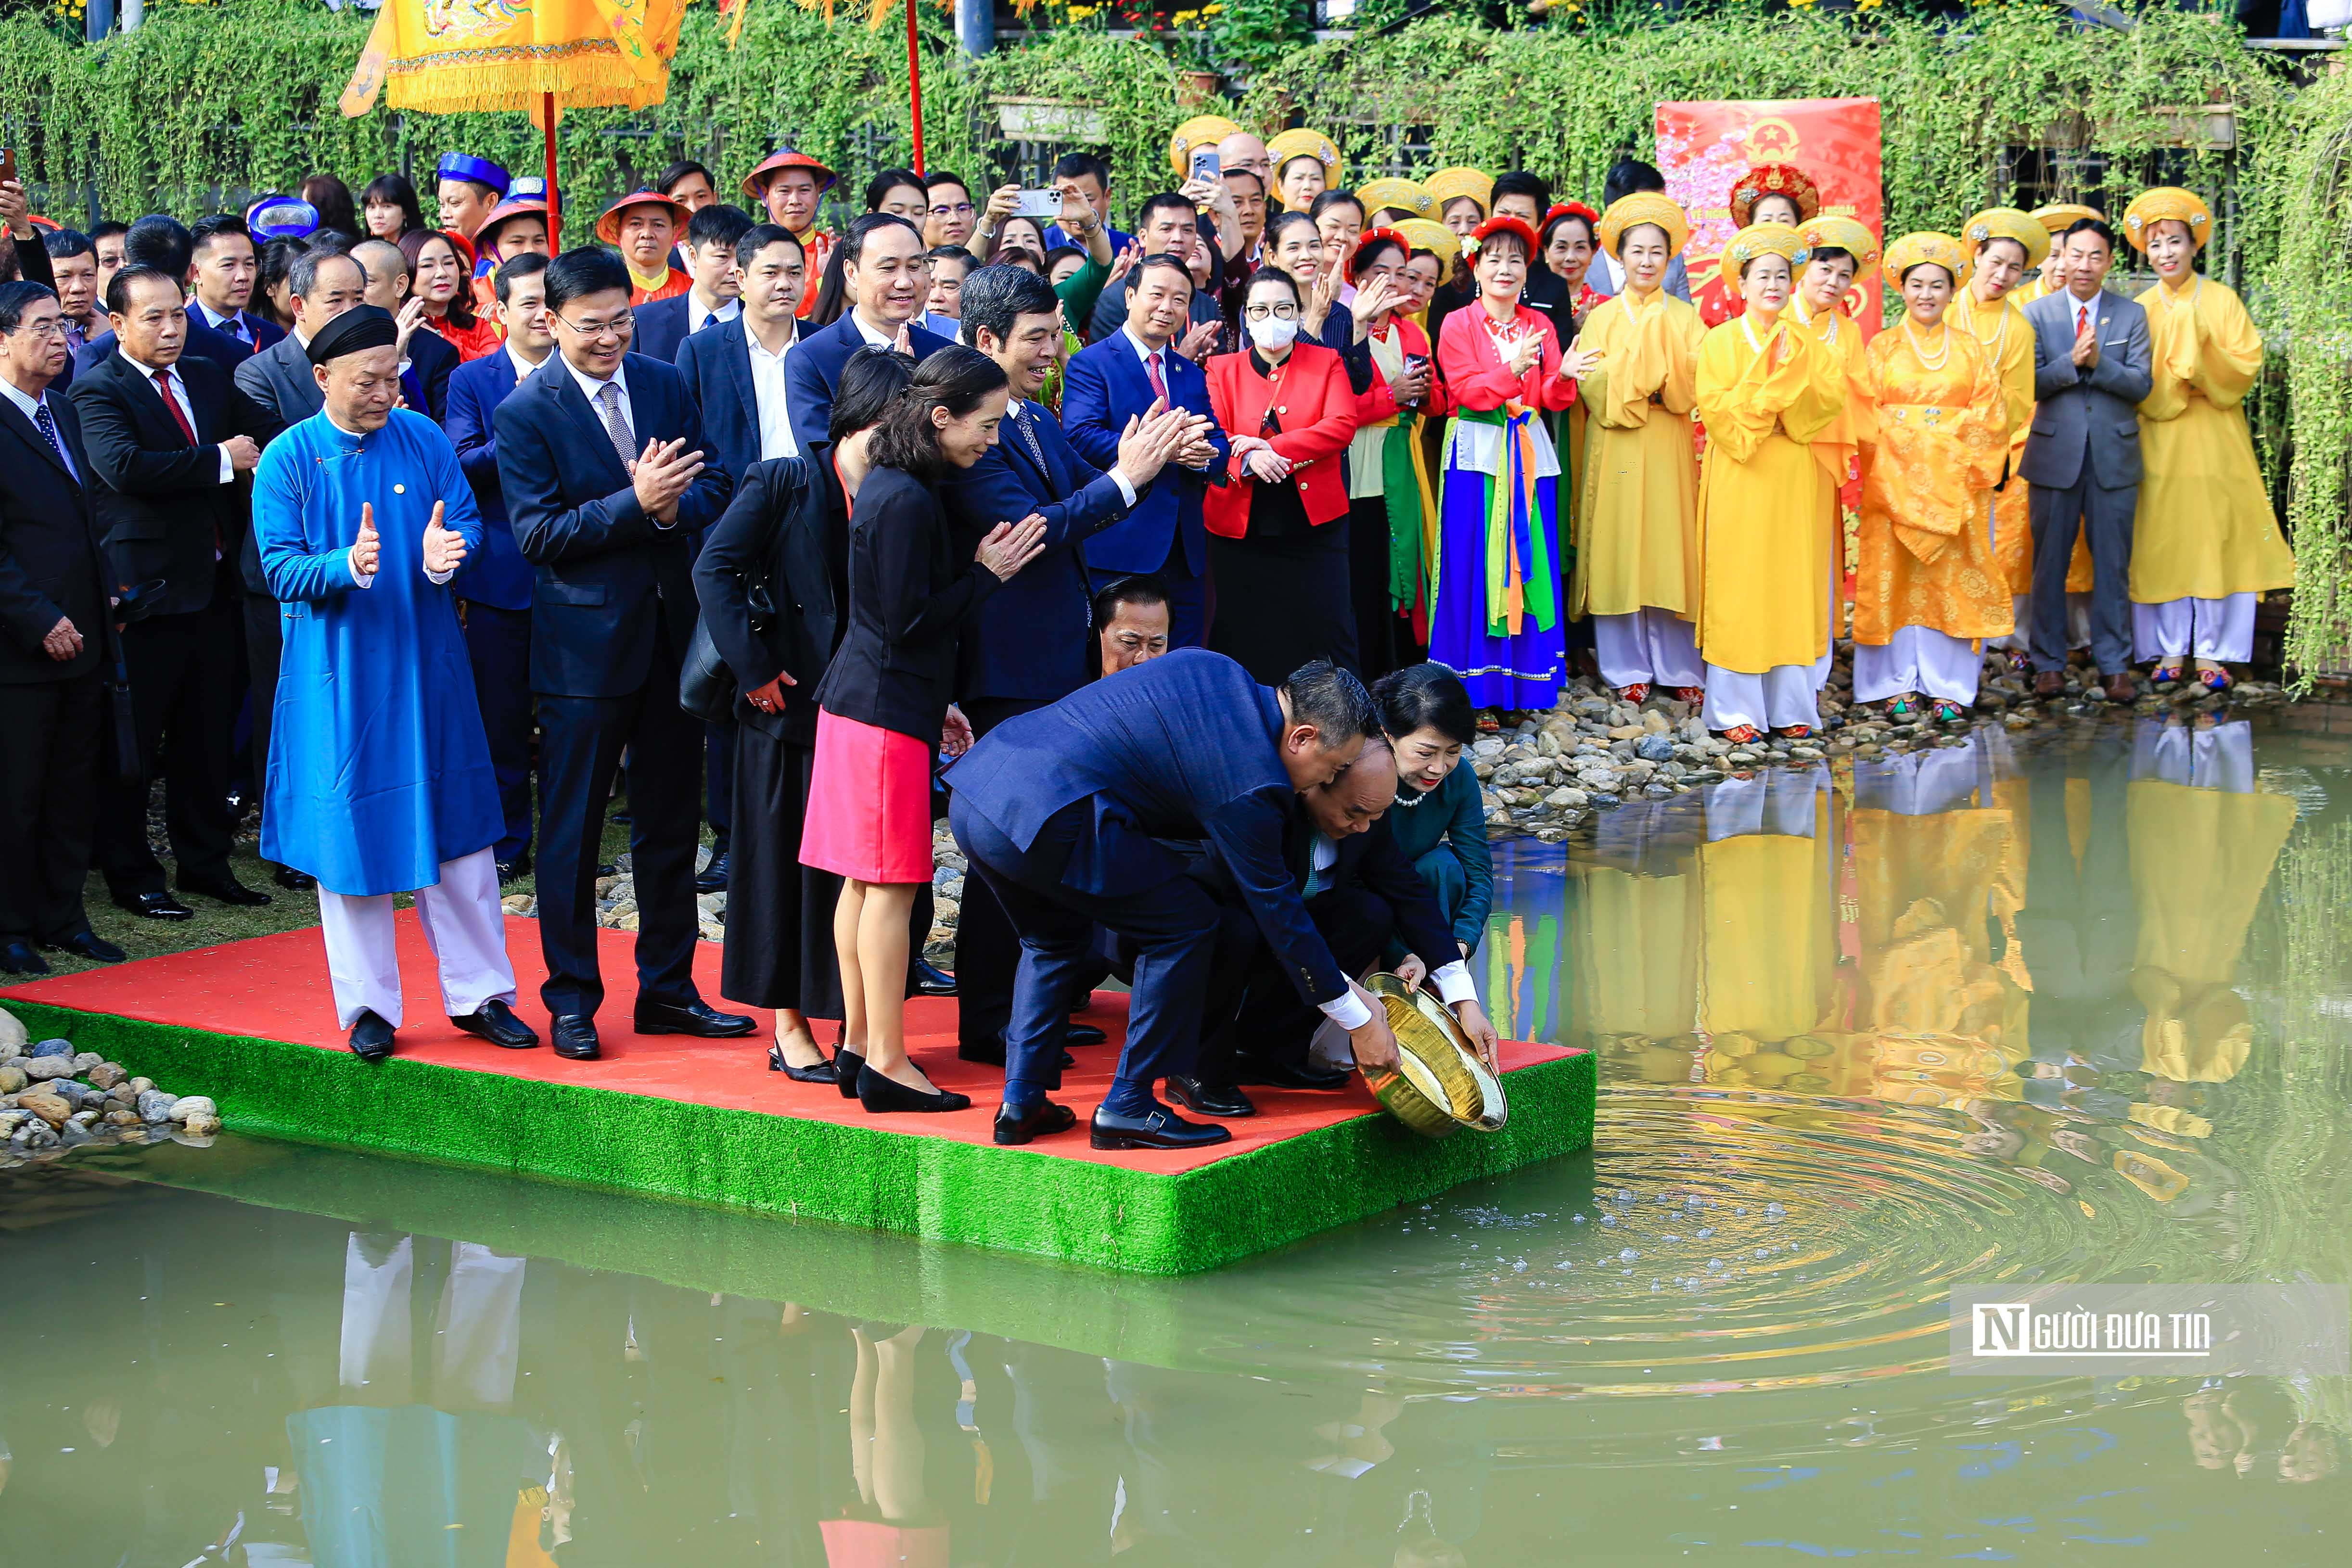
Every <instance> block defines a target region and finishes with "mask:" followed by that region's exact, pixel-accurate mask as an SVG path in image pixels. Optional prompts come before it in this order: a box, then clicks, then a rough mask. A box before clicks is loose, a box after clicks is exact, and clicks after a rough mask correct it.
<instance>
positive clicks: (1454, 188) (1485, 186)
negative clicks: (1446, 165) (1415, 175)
mask: <svg viewBox="0 0 2352 1568" xmlns="http://www.w3.org/2000/svg"><path fill="white" fill-rule="evenodd" d="M1422 183H1423V185H1425V186H1427V187H1428V189H1429V193H1430V194H1431V195H1432V196H1434V197H1435V198H1437V210H1438V212H1440V213H1441V214H1442V213H1444V211H1445V204H1447V203H1448V202H1453V201H1458V200H1459V199H1460V198H1462V197H1464V196H1467V197H1469V198H1470V199H1471V200H1472V201H1474V202H1475V203H1477V204H1478V215H1479V216H1481V217H1484V216H1486V214H1489V213H1491V212H1493V211H1494V210H1495V176H1493V175H1492V174H1489V173H1487V172H1486V171H1485V170H1484V169H1473V168H1470V167H1468V166H1467V165H1465V164H1456V165H1455V166H1454V167H1453V168H1451V169H1440V170H1437V171H1435V172H1433V173H1432V174H1431V175H1430V176H1429V178H1428V179H1426V180H1423V182H1422Z"/></svg>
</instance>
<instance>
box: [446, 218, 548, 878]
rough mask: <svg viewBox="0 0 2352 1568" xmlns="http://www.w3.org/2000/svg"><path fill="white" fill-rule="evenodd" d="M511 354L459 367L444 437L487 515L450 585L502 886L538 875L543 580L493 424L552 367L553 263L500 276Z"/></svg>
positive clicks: (539, 261) (516, 266) (533, 261)
mask: <svg viewBox="0 0 2352 1568" xmlns="http://www.w3.org/2000/svg"><path fill="white" fill-rule="evenodd" d="M491 286H492V288H493V290H494V291H495V292H494V298H496V300H497V302H498V303H497V307H496V308H497V310H498V317H499V325H500V326H502V327H504V328H505V329H506V333H507V340H506V346H505V347H504V348H503V349H501V350H499V352H497V353H495V354H485V355H483V356H482V357H481V358H480V359H478V360H476V361H472V362H471V363H469V364H463V365H459V366H458V367H457V373H456V374H455V375H452V376H451V377H450V378H449V415H448V417H447V418H446V419H445V420H444V421H443V422H442V428H443V429H444V430H446V431H447V432H448V434H449V443H450V444H451V445H453V446H455V447H457V463H458V465H459V466H460V467H462V468H464V469H465V471H466V478H467V483H469V484H470V485H472V486H473V489H474V501H475V504H476V505H477V506H478V507H480V508H481V513H482V549H481V550H480V552H479V553H478V554H477V555H475V556H473V557H471V558H470V559H467V562H466V564H465V566H464V567H463V568H461V569H460V570H459V571H458V573H457V577H456V578H455V579H454V580H452V581H451V582H450V585H449V589H450V591H451V592H452V593H454V594H456V595H457V614H458V617H459V619H460V621H461V622H463V624H464V626H465V630H466V656H467V659H468V660H469V661H470V662H471V663H472V664H473V667H474V698H475V701H476V703H477V704H478V706H480V708H481V710H482V729H483V732H484V734H485V735H486V736H487V737H488V740H489V743H490V768H491V771H493V772H494V773H496V774H497V775H498V779H499V807H500V808H501V810H503V811H504V812H505V814H506V835H505V836H504V837H503V838H501V839H499V841H498V843H497V844H496V845H495V846H494V851H495V854H494V858H495V859H496V860H497V862H498V867H499V881H501V882H504V881H506V880H507V879H508V878H509V877H516V876H520V875H521V874H522V873H525V872H527V871H529V870H530V728H531V718H530V595H531V584H532V581H533V578H534V573H533V571H532V569H531V564H530V562H529V561H527V560H525V559H523V558H522V551H521V550H520V549H519V548H517V546H516V544H515V537H514V528H513V525H511V524H510V523H509V522H508V521H507V507H506V497H504V495H503V494H502V493H501V492H500V491H499V438H498V433H497V431H496V430H495V429H494V428H493V427H492V420H493V419H494V418H495V416H496V415H497V413H498V408H499V404H500V403H502V402H506V400H507V398H508V397H509V395H510V394H512V392H514V390H515V388H516V387H518V386H520V385H521V384H522V382H523V379H524V378H525V377H526V376H529V375H530V373H531V372H532V371H536V370H538V369H539V368H540V367H541V365H543V364H545V363H546V362H547V357H548V355H550V354H551V353H553V352H554V351H555V339H554V337H553V336H552V335H551V333H550V332H549V331H548V329H547V257H545V256H536V255H533V254H532V253H531V252H530V251H524V252H523V253H522V254H520V255H519V256H516V257H514V259H512V260H511V261H509V262H506V263H504V264H502V265H501V266H500V267H499V269H498V271H497V272H496V273H494V274H493V275H492V285H491Z"/></svg>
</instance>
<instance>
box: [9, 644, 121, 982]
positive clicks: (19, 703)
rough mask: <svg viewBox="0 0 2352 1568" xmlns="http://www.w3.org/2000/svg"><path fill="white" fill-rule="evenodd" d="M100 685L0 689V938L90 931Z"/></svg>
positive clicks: (103, 767)
mask: <svg viewBox="0 0 2352 1568" xmlns="http://www.w3.org/2000/svg"><path fill="white" fill-rule="evenodd" d="M106 700H107V699H106V687H105V685H103V684H102V683H101V681H100V676H99V674H98V672H96V671H94V670H93V671H91V672H90V673H89V674H86V675H74V676H70V677H68V679H65V680H62V681H35V682H27V683H26V684H25V685H0V736H5V737H7V738H6V740H5V742H0V937H10V938H16V939H18V940H23V941H33V942H62V941H64V940H65V939H66V938H67V937H68V936H74V935H75V934H76V933H78V932H82V931H87V930H89V915H87V914H85V913H84V912H83V910H82V904H81V884H82V881H83V879H84V878H86V877H88V876H89V856H90V833H91V831H92V828H93V826H94V824H95V823H96V821H97V813H96V810H94V802H95V800H96V786H97V782H98V779H100V777H101V776H102V775H105V774H108V773H111V772H113V771H114V769H113V768H112V767H111V766H110V764H109V762H108V759H107V757H106V750H107V738H106Z"/></svg>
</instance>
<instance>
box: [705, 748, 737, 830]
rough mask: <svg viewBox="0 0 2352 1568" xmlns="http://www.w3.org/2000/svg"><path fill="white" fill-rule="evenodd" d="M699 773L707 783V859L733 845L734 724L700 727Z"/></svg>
mask: <svg viewBox="0 0 2352 1568" xmlns="http://www.w3.org/2000/svg"><path fill="white" fill-rule="evenodd" d="M702 771H703V777H704V779H705V780H706V782H707V784H708V789H707V790H706V791H705V793H706V794H707V795H708V796H709V813H710V858H711V859H713V860H717V859H718V858H719V856H720V855H723V854H725V853H726V852H728V851H729V850H730V849H731V848H733V847H734V843H735V721H734V720H733V719H731V718H730V719H729V720H728V721H727V722H726V723H725V724H706V725H704V726H703V727H702Z"/></svg>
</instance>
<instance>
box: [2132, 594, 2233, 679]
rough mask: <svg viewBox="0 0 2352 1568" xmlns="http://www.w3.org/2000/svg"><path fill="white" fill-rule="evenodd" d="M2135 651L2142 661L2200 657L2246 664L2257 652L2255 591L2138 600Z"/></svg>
mask: <svg viewBox="0 0 2352 1568" xmlns="http://www.w3.org/2000/svg"><path fill="white" fill-rule="evenodd" d="M2132 653H2133V654H2134V656H2135V657H2137V658H2138V659H2139V660H2140V661H2141V662H2142V663H2147V662H2148V661H2150V660H2156V659H2180V658H2198V659H2208V660H2210V661H2212V662H2213V663H2215V664H2244V663H2245V662H2246V661H2247V660H2249V659H2251V658H2252V657H2253V656H2254V595H2252V594H2251V593H2232V594H2231V595H2230V596H2229V597H2228V598H2226V599H2168V600H2167V601H2164V602H2163V603H2162V604H2135V605H2133V606H2132Z"/></svg>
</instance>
